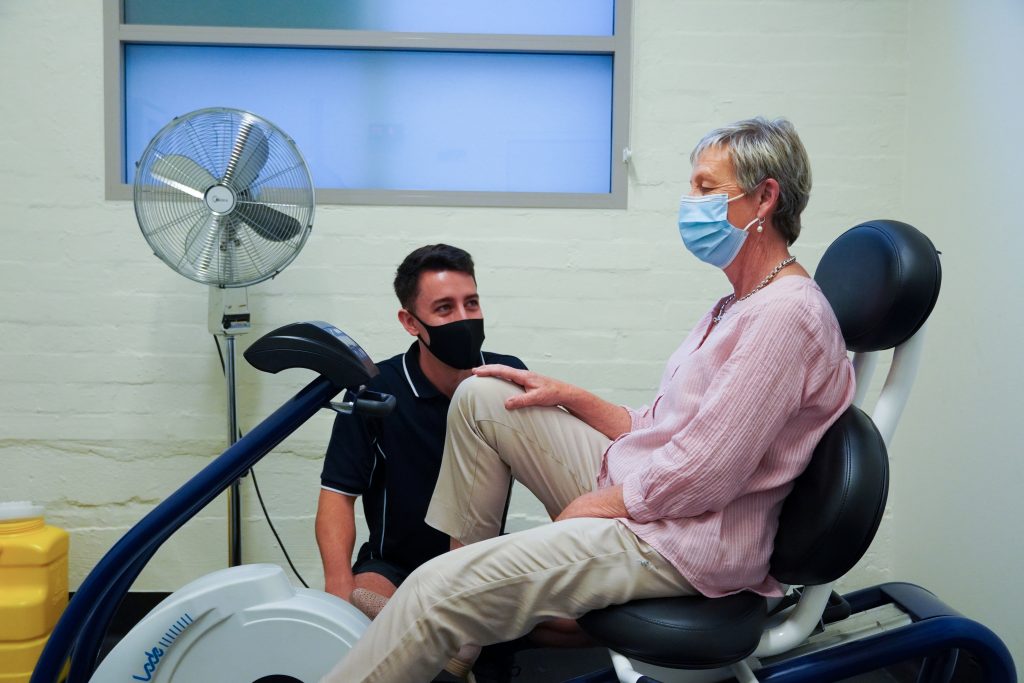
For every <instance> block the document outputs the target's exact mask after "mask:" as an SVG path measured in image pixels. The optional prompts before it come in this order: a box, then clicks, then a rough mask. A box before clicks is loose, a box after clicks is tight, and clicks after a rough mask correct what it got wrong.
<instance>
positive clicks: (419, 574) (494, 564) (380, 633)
mask: <svg viewBox="0 0 1024 683" xmlns="http://www.w3.org/2000/svg"><path fill="white" fill-rule="evenodd" d="M519 391H521V390H520V389H519V388H518V387H517V386H515V385H513V384H510V383H508V382H505V381H503V380H499V379H492V378H470V379H468V380H466V381H465V382H463V383H462V384H461V385H460V387H459V389H458V391H456V393H455V396H454V397H453V399H452V406H451V409H450V410H449V413H448V436H447V439H446V442H445V452H444V461H443V464H442V467H441V473H440V476H439V477H438V481H437V486H436V487H435V489H434V497H433V500H432V502H431V505H430V509H429V510H428V512H427V522H428V523H429V524H430V525H431V526H434V527H436V528H437V529H440V530H441V531H444V532H445V533H447V534H449V535H450V536H452V537H453V538H457V539H459V540H460V541H462V542H464V543H467V544H469V545H467V546H466V547H464V548H460V549H459V550H455V551H453V552H450V553H446V554H444V555H442V556H440V557H437V558H435V559H434V560H431V561H430V562H428V563H427V564H425V565H423V566H422V567H420V568H419V569H417V570H416V571H414V572H413V573H412V574H411V575H410V576H409V578H408V579H406V580H405V582H404V583H403V584H402V585H401V586H400V587H399V589H398V592H396V593H395V595H394V597H392V598H391V600H390V601H389V602H388V605H387V606H386V607H385V608H384V610H383V611H382V612H381V613H380V615H379V616H378V617H377V618H376V619H375V620H374V621H373V623H372V624H371V625H370V627H369V629H368V630H367V631H366V633H365V634H364V636H363V637H362V638H361V639H360V640H359V642H358V643H357V644H356V646H355V647H354V648H353V649H352V651H351V652H349V654H348V655H347V656H346V657H345V658H344V659H343V660H342V661H341V662H340V663H339V664H338V665H337V666H336V667H335V668H334V670H333V671H331V673H330V674H328V675H327V677H325V678H324V679H323V680H324V681H331V682H337V683H357V682H359V681H366V682H368V683H384V682H390V683H426V682H428V681H430V680H431V679H432V678H433V677H434V676H435V675H436V674H437V673H438V672H439V671H440V670H441V668H442V667H443V666H444V665H445V663H447V662H448V660H449V659H450V658H451V657H452V656H453V655H454V654H455V653H456V652H457V651H458V649H459V647H460V646H461V645H464V644H467V643H472V644H477V645H489V644H491V643H497V642H503V641H508V640H513V639H515V638H518V637H519V636H522V635H524V634H526V633H528V632H529V631H530V630H531V629H533V627H534V626H536V625H537V624H538V623H540V622H542V621H545V620H547V619H551V618H555V617H569V618H576V617H579V616H581V615H583V614H585V613H587V612H589V611H591V610H595V609H599V608H602V607H606V606H608V605H612V604H618V603H623V602H628V601H630V600H636V599H641V598H653V597H664V596H670V595H687V594H693V593H695V591H694V589H693V588H692V587H691V586H690V585H689V583H688V582H687V581H686V579H684V578H683V577H682V576H681V575H680V574H679V573H678V572H677V571H676V570H675V569H674V568H673V567H672V566H671V565H670V564H669V563H668V562H667V561H666V560H665V559H664V558H662V556H661V555H659V554H658V553H657V552H656V551H655V550H654V549H653V548H651V547H650V546H649V545H647V544H646V543H645V542H644V541H642V540H641V539H639V538H637V537H636V536H635V535H634V534H633V533H632V532H631V531H630V530H629V529H627V528H626V527H625V526H623V525H622V524H620V523H618V522H616V521H615V520H610V519H594V518H583V519H570V520H565V521H562V522H556V523H553V524H545V525H542V526H539V527H536V528H534V529H529V530H526V531H521V532H518V533H514V534H509V535H506V536H500V537H496V538H495V536H496V534H497V533H498V531H499V528H500V524H501V515H502V511H503V509H504V501H505V496H506V495H507V492H508V483H509V477H511V476H514V477H515V478H516V479H518V480H519V481H521V482H522V483H523V484H525V485H526V486H527V487H528V488H529V489H530V490H531V491H532V492H533V493H534V494H535V495H536V496H537V497H538V498H539V499H540V500H541V502H542V503H543V504H544V506H545V508H546V509H547V511H548V513H549V514H551V515H552V517H554V516H557V514H558V513H559V512H560V511H561V510H562V509H563V508H564V507H565V506H566V505H568V504H569V503H570V502H571V501H572V500H574V499H575V498H577V497H579V496H580V495H582V494H584V493H587V492H588V491H590V490H592V489H593V488H594V486H595V482H596V480H597V473H598V468H599V467H600V463H601V457H602V455H603V453H604V450H605V449H606V448H607V446H608V443H609V441H608V439H607V438H606V437H605V436H603V435H602V434H600V433H599V432H597V431H595V430H594V429H592V428H590V427H589V426H587V425H586V424H584V423H583V422H581V421H580V420H578V419H576V418H575V417H573V416H572V415H570V414H569V413H567V412H566V411H564V410H562V409H559V408H524V409H520V410H514V411H509V410H506V409H505V407H504V401H505V399H506V398H507V397H509V396H511V395H512V394H513V393H514V392H519Z"/></svg>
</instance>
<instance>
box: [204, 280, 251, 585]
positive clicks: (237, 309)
mask: <svg viewBox="0 0 1024 683" xmlns="http://www.w3.org/2000/svg"><path fill="white" fill-rule="evenodd" d="M208 323H209V328H210V332H211V333H212V334H214V335H215V336H217V337H223V338H224V340H225V342H226V343H225V347H226V348H225V353H224V380H225V383H226V386H227V396H228V446H232V445H234V444H235V442H237V441H238V403H237V401H236V399H235V337H236V336H237V335H239V334H245V333H246V332H248V331H249V328H250V317H249V295H248V292H247V291H246V289H245V287H233V288H228V287H210V308H209V319H208ZM240 481H241V480H239V479H236V480H235V481H233V482H231V486H230V487H229V488H228V566H230V567H237V566H238V565H240V564H242V492H241V489H240Z"/></svg>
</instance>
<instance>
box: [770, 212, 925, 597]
mask: <svg viewBox="0 0 1024 683" xmlns="http://www.w3.org/2000/svg"><path fill="white" fill-rule="evenodd" d="M814 278H815V280H816V281H817V282H818V285H819V286H820V287H821V289H822V291H823V292H824V294H825V297H826V298H827V299H828V300H829V303H830V304H832V308H833V310H834V311H835V314H836V318H837V319H838V320H839V326H840V328H841V329H842V332H843V338H844V339H845V340H846V346H847V348H848V349H850V350H851V351H855V352H871V351H882V350H885V349H890V348H893V347H896V346H899V345H900V344H902V343H903V342H905V341H907V340H908V339H909V338H910V337H912V336H913V335H914V333H915V332H917V331H918V330H919V329H920V328H921V326H922V325H924V323H925V321H926V320H927V319H928V316H929V314H930V313H931V312H932V309H933V308H934V307H935V302H936V300H937V298H938V295H939V286H940V283H941V280H942V271H941V267H940V264H939V257H938V252H937V251H936V250H935V247H934V245H932V243H931V240H929V239H928V238H927V237H926V236H925V235H924V234H923V233H921V232H920V231H918V230H917V229H915V228H913V227H911V226H909V225H907V224H906V223H900V222H898V221H889V220H878V221H868V222H866V223H862V224H860V225H857V226H855V227H853V228H851V229H849V230H847V231H846V232H845V233H843V234H842V235H840V236H839V238H838V239H836V240H835V242H833V243H832V245H831V246H829V248H828V249H827V250H826V251H825V254H824V255H823V256H822V258H821V262H820V263H819V265H818V269H817V271H816V272H815V275H814ZM888 473H889V467H888V457H887V453H886V448H885V443H884V441H883V440H882V437H881V435H880V434H879V432H878V430H877V429H876V428H875V425H874V423H873V422H872V421H871V419H870V418H869V417H868V416H867V415H866V414H864V413H863V412H862V411H861V410H860V409H859V408H857V407H855V406H851V407H850V408H849V409H848V410H847V411H846V412H845V413H844V414H843V415H842V416H840V418H839V420H838V421H837V422H836V423H835V424H834V425H832V427H831V428H829V430H828V431H827V432H826V433H825V435H824V437H823V438H822V440H821V442H820V443H819V444H818V446H817V448H816V449H815V451H814V455H813V456H812V458H811V462H810V464H809V465H808V467H807V469H806V470H805V471H804V473H803V474H802V475H801V476H800V477H799V478H798V479H797V481H796V482H795V483H794V487H793V491H792V492H791V493H790V494H789V496H787V498H786V501H785V503H784V505H783V509H782V513H781V516H780V519H779V531H778V533H777V534H776V538H775V551H774V553H773V555H772V561H771V574H772V576H774V577H775V578H777V579H778V580H779V581H782V582H783V583H789V584H794V585H817V584H824V583H829V582H831V581H834V580H836V579H838V578H839V577H840V576H842V575H843V574H845V573H846V572H847V571H849V570H850V569H851V568H852V567H853V565H854V564H856V562H857V561H858V560H859V559H860V557H861V556H862V555H863V554H864V552H865V551H866V550H867V548H868V545H870V543H871V540H872V539H873V538H874V535H875V531H877V529H878V525H879V523H880V522H881V518H882V513H883V511H884V509H885V501H886V497H887V495H888Z"/></svg>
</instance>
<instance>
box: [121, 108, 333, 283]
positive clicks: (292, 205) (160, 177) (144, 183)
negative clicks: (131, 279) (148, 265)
mask: <svg viewBox="0 0 1024 683" xmlns="http://www.w3.org/2000/svg"><path fill="white" fill-rule="evenodd" d="M134 197H135V215H136V217H137V218H138V221H139V227H140V228H141V229H142V234H143V236H145V238H146V241H147V242H148V243H149V245H150V247H151V248H152V249H153V253H155V254H156V255H157V256H158V257H159V258H160V259H161V260H162V261H164V263H166V264H167V265H169V266H170V267H171V268H173V269H174V270H175V271H177V272H178V273H181V274H182V275H184V276H185V277H187V278H189V279H191V280H195V281H196V282H201V283H203V284H209V285H216V286H221V287H245V286H248V285H251V284H255V283H257V282H261V281H263V280H266V279H267V278H271V277H274V276H275V275H277V273H279V272H281V270H282V269H283V268H284V267H285V266H287V265H288V264H289V263H291V261H292V260H293V259H294V258H295V257H296V256H297V255H298V253H299V251H300V250H301V249H302V246H303V245H304V244H305V242H306V239H307V238H308V237H309V233H310V230H311V229H312V224H313V209H314V205H315V204H314V197H313V181H312V178H311V177H310V174H309V169H308V167H307V166H306V162H305V160H304V159H303V157H302V154H301V153H300V152H299V150H298V148H297V147H296V146H295V143H294V141H292V140H291V138H289V137H288V136H287V135H285V134H284V133H283V132H282V131H281V130H280V129H278V128H277V127H276V126H274V125H273V124H271V123H270V122H268V121H266V120H265V119H262V118H260V117H259V116H256V115H254V114H251V113H249V112H244V111H240V110H237V109H226V108H210V109H200V110H198V111H194V112H191V113H189V114H185V115H183V116H180V117H178V118H176V119H174V120H173V121H171V122H170V123H169V124H167V125H166V126H164V128H163V129H162V130H160V132H159V133H157V134H156V136H155V137H154V138H153V139H152V140H151V141H150V143H149V145H148V146H147V147H146V150H145V151H144V152H143V153H142V158H141V159H140V160H139V162H138V164H137V168H136V172H135V189H134Z"/></svg>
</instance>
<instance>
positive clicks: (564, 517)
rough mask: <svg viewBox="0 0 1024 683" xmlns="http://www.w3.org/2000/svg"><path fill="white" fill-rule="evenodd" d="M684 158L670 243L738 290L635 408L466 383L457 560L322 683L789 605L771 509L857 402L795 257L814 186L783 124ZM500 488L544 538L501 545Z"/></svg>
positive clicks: (457, 423)
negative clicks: (593, 629) (567, 624)
mask: <svg viewBox="0 0 1024 683" xmlns="http://www.w3.org/2000/svg"><path fill="white" fill-rule="evenodd" d="M691 162H692V164H693V172H692V175H691V177H690V192H689V194H688V195H687V196H684V197H683V198H682V201H681V204H680V211H679V231H680V234H681V236H682V240H683V243H684V244H685V245H686V247H687V248H688V249H689V250H690V251H691V252H692V253H693V254H694V255H695V256H696V257H697V258H699V259H701V260H702V261H705V262H707V263H709V264H711V265H714V266H717V267H719V268H721V269H722V270H723V271H724V272H725V275H726V277H728V279H729V282H730V283H731V284H732V292H731V293H730V294H728V295H727V296H725V297H723V298H722V299H721V300H719V301H718V302H717V303H715V304H714V305H713V306H712V307H711V309H710V310H709V311H708V312H707V314H705V316H704V317H703V318H702V319H701V320H700V321H699V322H698V323H697V325H696V327H694V328H693V330H692V331H691V332H690V334H689V336H687V338H686V339H685V340H684V341H683V343H682V345H681V346H680V347H679V349H678V350H677V351H676V352H675V353H674V354H673V355H672V357H671V358H670V359H669V361H668V365H667V367H666V368H665V372H664V375H663V376H662V379H661V384H660V387H659V389H658V392H657V394H656V395H655V396H654V398H653V400H652V401H651V403H650V405H648V406H645V407H643V408H639V409H636V410H634V409H630V408H624V407H621V406H618V405H614V404H612V403H608V402H606V401H603V400H601V399H600V398H598V397H596V396H594V395H593V394H590V393H588V392H586V391H584V390H582V389H580V388H578V387H574V386H571V385H569V384H566V383H563V382H560V381H557V380H554V379H550V378H547V377H543V376H541V375H538V374H536V373H532V372H527V371H524V370H515V369H512V368H507V367H502V366H483V367H480V368H477V369H476V370H475V371H474V374H476V375H477V376H478V378H476V379H472V378H471V379H470V380H467V381H466V382H464V383H463V384H462V386H461V387H460V388H459V390H458V391H457V392H456V394H455V396H454V397H453V400H452V406H451V409H450V411H449V415H448V437H447V441H446V445H445V453H444V463H443V465H442V471H441V474H440V477H439V479H438V482H437V486H436V488H435V491H434V496H433V499H432V502H431V506H430V509H429V511H428V514H427V522H428V523H429V524H431V525H432V526H434V527H435V528H437V529H440V530H441V531H443V532H445V533H447V534H448V535H449V536H450V537H451V538H452V547H453V549H456V550H455V551H454V552H450V553H447V554H445V555H442V556H441V557H439V558H437V559H435V560H433V561H432V562H430V563H428V564H426V565H424V566H423V567H421V568H420V569H419V570H417V571H416V572H415V573H413V574H412V576H410V578H409V579H408V581H407V582H406V583H405V584H403V585H402V587H401V589H400V590H399V591H398V593H396V595H395V597H394V598H393V599H392V601H391V602H390V603H389V604H388V606H387V608H386V609H385V610H384V611H383V612H382V613H381V615H380V616H379V617H378V618H377V620H376V621H374V622H373V624H372V625H371V626H370V628H369V630H368V631H367V632H366V634H365V635H364V637H363V638H362V639H361V640H360V641H359V643H358V644H357V645H356V647H355V648H354V649H353V650H352V651H351V652H350V653H349V654H348V656H347V657H346V658H345V659H344V660H342V662H341V663H340V664H339V665H338V667H336V669H335V670H334V671H333V672H332V673H331V674H330V675H329V676H328V680H332V681H345V683H354V682H355V681H373V682H378V681H380V682H384V681H393V682H395V683H398V682H416V681H429V680H430V679H431V677H432V676H433V675H434V674H436V673H437V672H438V671H439V670H440V669H441V668H442V666H444V665H445V663H446V662H448V661H449V658H451V657H452V656H453V655H455V654H456V653H457V652H458V651H459V649H460V646H466V645H469V644H477V645H486V644H490V643H495V642H500V641H506V640H511V639H513V638H516V637H518V636H521V635H523V634H525V633H527V632H529V631H530V630H531V629H533V628H534V627H535V626H536V625H537V624H539V623H541V622H544V621H547V620H552V619H557V618H569V619H572V618H576V617H578V616H580V615H582V614H584V613H586V612H588V611H590V610H593V609H598V608H601V607H605V606H607V605H610V604H616V603H622V602H626V601H629V600H635V599H640V598H651V597H663V596H669V595H683V594H693V593H695V592H699V593H701V594H703V595H707V596H721V595H726V594H729V593H734V592H737V591H741V590H750V591H755V592H757V593H760V594H762V595H779V594H780V593H781V591H780V586H779V583H778V582H777V581H776V580H775V579H774V578H772V577H771V576H770V575H769V573H768V568H769V558H770V556H771V553H772V542H773V538H774V535H775V530H776V527H777V524H778V515H779V510H780V509H781V506H782V501H783V499H784V498H785V497H786V494H787V493H788V492H789V491H790V489H791V488H792V482H793V480H794V479H795V478H796V477H797V476H798V475H799V474H800V473H801V471H803V469H804V467H805V466H806V464H807V462H808V461H809V459H810V457H811V452H812V451H813V449H814V446H815V444H816V443H817V442H818V440H819V438H820V437H821V435H822V434H823V433H824V431H825V430H826V429H827V428H828V427H829V426H830V425H831V424H832V423H833V422H834V421H835V420H836V419H837V418H838V417H839V415H840V414H841V413H842V412H843V410H844V409H845V408H846V407H847V406H848V405H849V404H850V402H851V400H852V398H853V392H854V380H853V369H852V367H851V365H850V363H849V361H848V359H847V356H846V350H845V346H844V343H843V339H842V336H841V334H840V331H839V326H838V324H837V322H836V319H835V316H834V315H833V313H832V310H831V308H830V307H829V304H828V302H827V301H826V300H825V298H824V296H823V295H822V293H821V291H820V290H819V289H818V287H817V285H816V284H815V283H814V280H812V279H811V278H810V277H808V275H807V272H806V271H805V270H804V269H803V267H802V266H801V265H800V264H798V263H796V260H795V258H794V257H793V256H792V255H790V253H789V246H790V245H791V244H792V243H793V242H794V241H795V240H796V238H797V236H798V235H799V233H800V213H801V212H802V210H803V209H804V207H805V206H806V205H807V199H808V194H809V191H810V185H811V178H810V168H809V164H808V162H807V155H806V152H805V151H804V148H803V145H802V144H801V142H800V139H799V137H798V136H797V134H796V131H795V130H794V128H793V126H792V124H790V123H789V122H788V121H786V120H783V119H777V120H774V121H769V120H766V119H763V118H755V119H751V120H747V121H740V122H738V123H735V124H732V125H729V126H725V127H723V128H720V129H717V130H714V131H712V132H710V133H708V134H707V135H706V136H705V137H704V138H703V139H702V140H701V141H700V142H699V143H698V144H697V147H696V148H695V149H694V150H693V153H692V155H691ZM502 380H507V381H502ZM510 477H515V478H516V479H518V480H519V481H521V482H523V483H524V484H525V485H526V486H527V487H528V488H529V489H530V490H531V491H532V492H533V493H534V494H535V495H537V497H538V498H539V499H540V500H541V501H542V502H543V503H544V505H545V507H546V509H547V511H548V513H549V514H550V515H551V517H552V518H553V519H554V523H553V524H550V525H544V526H541V527H537V528H535V529H530V530H528V531H524V532H520V533H516V534H511V535H507V536H501V537H496V536H497V534H498V531H499V529H500V523H501V516H502V509H503V503H504V500H505V493H506V492H507V490H508V484H509V478H510ZM464 544H465V546H464V547H463V545H464ZM465 651H466V650H465V649H463V652H465Z"/></svg>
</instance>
